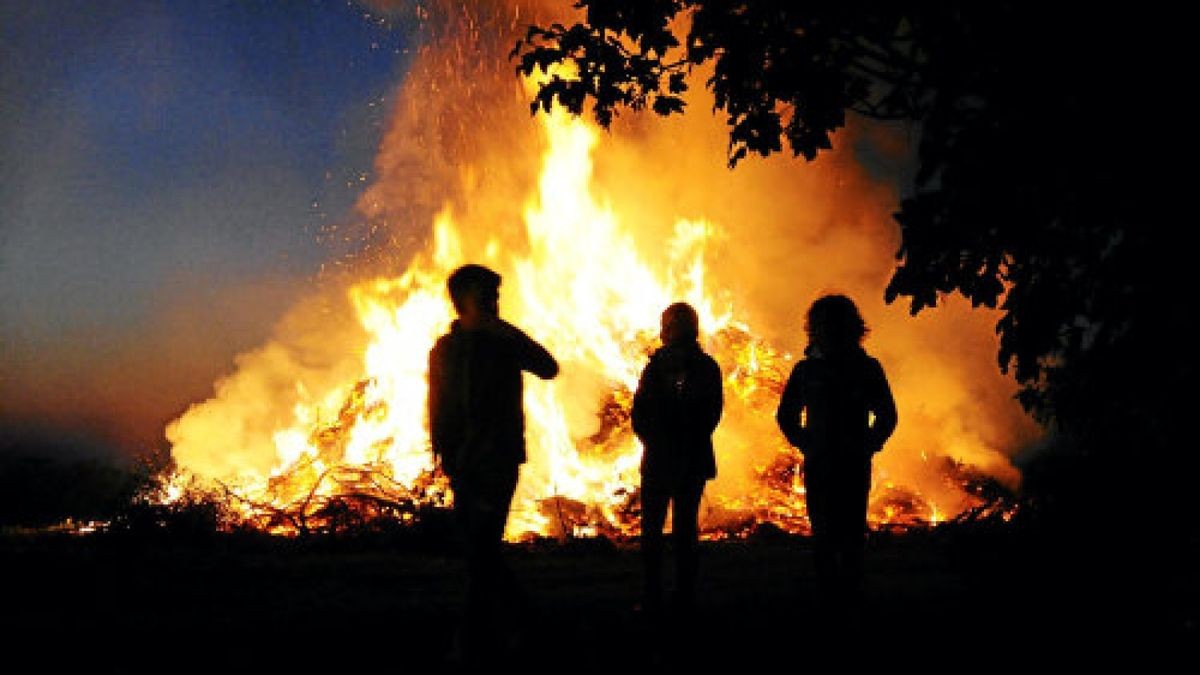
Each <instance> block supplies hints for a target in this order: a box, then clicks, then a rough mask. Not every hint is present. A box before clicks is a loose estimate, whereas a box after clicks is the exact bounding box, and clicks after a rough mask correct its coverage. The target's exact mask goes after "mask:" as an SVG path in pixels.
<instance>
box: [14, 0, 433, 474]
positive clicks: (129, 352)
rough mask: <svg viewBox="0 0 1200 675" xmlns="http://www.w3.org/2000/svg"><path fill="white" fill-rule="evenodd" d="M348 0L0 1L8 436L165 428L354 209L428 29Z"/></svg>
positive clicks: (53, 444)
mask: <svg viewBox="0 0 1200 675" xmlns="http://www.w3.org/2000/svg"><path fill="white" fill-rule="evenodd" d="M397 21H398V19H397V18H396V17H392V19H391V21H390V25H388V26H384V25H381V23H380V21H379V20H378V19H377V18H375V17H371V16H368V15H366V14H365V13H364V11H363V9H362V7H361V6H359V5H357V4H355V3H351V2H347V1H346V0H295V1H289V2H279V1H277V0H159V1H154V0H94V1H90V2H75V1H68V0H39V1H38V2H3V3H0V452H36V453H51V454H54V453H70V454H79V453H85V454H89V455H92V454H100V455H112V454H120V453H127V452H129V451H131V450H135V449H136V448H137V447H139V446H145V445H146V444H152V443H155V442H156V441H157V440H158V439H157V438H156V436H157V435H158V434H160V432H161V425H162V424H163V423H165V422H166V421H168V420H169V419H170V418H171V417H173V416H174V415H175V414H177V413H178V412H180V410H182V408H183V407H184V406H186V404H187V403H188V402H190V401H192V400H195V399H197V398H201V397H203V396H205V395H207V394H208V393H210V391H211V383H212V381H213V379H214V378H215V377H217V376H218V375H220V374H222V373H224V372H226V371H228V370H229V369H231V368H232V358H233V356H234V355H235V354H236V353H238V352H239V351H242V350H244V349H246V348H249V347H252V346H254V345H255V344H257V343H259V342H260V341H261V340H262V339H263V337H264V336H265V335H266V334H267V333H268V332H269V330H270V327H271V325H272V324H273V323H274V322H275V321H276V320H277V319H278V318H279V316H280V314H281V313H282V312H283V310H284V309H286V307H287V306H288V305H289V304H290V303H291V301H292V300H293V299H295V298H296V297H298V296H299V295H300V294H301V293H302V291H303V288H304V286H305V284H307V283H310V282H311V280H312V279H313V277H314V275H315V274H316V272H317V270H318V269H319V267H320V265H321V263H322V262H323V261H325V260H326V259H327V258H328V257H329V254H330V253H329V251H328V250H327V249H326V248H325V245H324V244H322V243H320V242H319V241H318V233H319V231H320V228H321V226H322V225H324V224H329V223H337V222H341V221H344V220H347V219H352V218H353V217H354V216H353V214H352V212H351V206H352V204H353V201H354V199H355V197H356V196H357V195H358V193H359V191H360V189H361V187H362V186H363V185H364V184H365V183H366V182H369V180H370V171H371V164H372V159H373V157H374V153H375V151H376V149H377V147H378V140H379V135H380V134H381V132H382V128H381V124H382V123H383V121H384V120H386V119H387V112H386V111H387V104H388V101H389V100H390V95H391V94H392V92H393V90H394V88H395V87H396V85H398V84H399V83H400V81H401V79H402V77H403V73H404V68H405V67H406V65H407V62H408V56H407V53H408V50H409V48H410V47H412V46H415V45H411V44H410V42H411V40H413V39H414V35H415V34H414V31H413V30H412V27H411V26H406V25H403V24H400V25H397Z"/></svg>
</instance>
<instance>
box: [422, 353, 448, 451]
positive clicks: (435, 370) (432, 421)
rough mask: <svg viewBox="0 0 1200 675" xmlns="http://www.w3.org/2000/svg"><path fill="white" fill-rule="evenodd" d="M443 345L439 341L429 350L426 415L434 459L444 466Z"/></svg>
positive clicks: (446, 442)
mask: <svg viewBox="0 0 1200 675" xmlns="http://www.w3.org/2000/svg"><path fill="white" fill-rule="evenodd" d="M443 356H444V354H443V345H442V343H441V342H440V341H439V342H438V343H437V344H435V345H434V346H433V349H431V350H429V395H428V397H427V407H426V415H427V421H428V424H429V443H430V446H432V449H433V456H434V459H435V460H437V461H438V462H439V463H443V464H444V460H445V453H446V451H447V449H448V448H447V444H448V441H447V439H446V438H445V431H444V430H445V424H444V423H443V422H442V415H443V413H444V410H445V408H444V400H445V366H444V364H443V361H444V358H443Z"/></svg>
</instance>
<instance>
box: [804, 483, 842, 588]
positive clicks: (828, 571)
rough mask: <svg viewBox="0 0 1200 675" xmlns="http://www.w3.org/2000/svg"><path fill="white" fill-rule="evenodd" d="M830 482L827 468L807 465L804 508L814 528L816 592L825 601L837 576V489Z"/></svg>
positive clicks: (813, 545) (813, 547)
mask: <svg viewBox="0 0 1200 675" xmlns="http://www.w3.org/2000/svg"><path fill="white" fill-rule="evenodd" d="M831 479H832V476H831V475H830V471H829V470H828V468H827V467H825V466H823V465H821V464H819V463H817V462H813V461H807V462H805V465H804V491H805V506H806V507H807V509H808V522H809V524H810V525H811V526H812V549H813V566H814V569H815V572H816V580H817V590H818V593H819V594H820V595H821V597H823V598H825V597H828V596H829V595H830V592H831V591H832V589H833V585H834V583H835V581H834V580H835V579H836V576H837V560H836V550H837V547H836V544H835V542H834V532H835V531H836V522H835V520H834V514H835V512H836V506H835V505H834V504H833V496H834V494H835V490H834V489H833V488H834V487H835V486H833V485H831Z"/></svg>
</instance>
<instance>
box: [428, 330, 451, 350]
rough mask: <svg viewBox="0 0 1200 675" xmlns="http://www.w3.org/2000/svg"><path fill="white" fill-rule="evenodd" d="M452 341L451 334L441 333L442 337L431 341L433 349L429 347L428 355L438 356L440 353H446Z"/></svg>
mask: <svg viewBox="0 0 1200 675" xmlns="http://www.w3.org/2000/svg"><path fill="white" fill-rule="evenodd" d="M453 339H454V333H453V332H446V333H443V334H442V335H440V336H438V338H437V339H436V340H434V341H433V347H431V348H430V349H429V353H430V354H440V353H442V352H444V351H446V349H447V348H448V347H449V346H450V342H451V341H452V340H453Z"/></svg>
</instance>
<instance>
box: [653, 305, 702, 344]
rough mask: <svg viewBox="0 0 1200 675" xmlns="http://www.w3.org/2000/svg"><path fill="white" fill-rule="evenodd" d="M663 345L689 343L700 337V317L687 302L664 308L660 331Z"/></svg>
mask: <svg viewBox="0 0 1200 675" xmlns="http://www.w3.org/2000/svg"><path fill="white" fill-rule="evenodd" d="M659 337H660V338H662V343H663V346H665V347H670V346H672V345H680V344H687V343H689V342H695V341H696V340H697V339H698V338H699V337H700V317H699V316H698V315H697V314H696V310H694V309H692V306H691V305H689V304H687V303H686V302H677V303H675V304H673V305H671V306H670V307H667V308H666V309H665V310H663V313H662V328H661V330H660V332H659Z"/></svg>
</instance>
